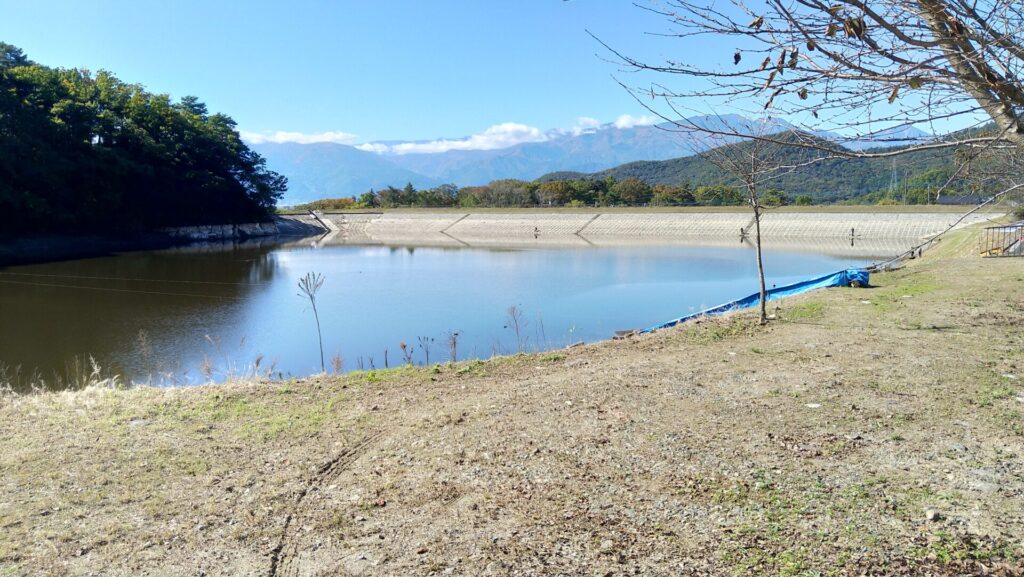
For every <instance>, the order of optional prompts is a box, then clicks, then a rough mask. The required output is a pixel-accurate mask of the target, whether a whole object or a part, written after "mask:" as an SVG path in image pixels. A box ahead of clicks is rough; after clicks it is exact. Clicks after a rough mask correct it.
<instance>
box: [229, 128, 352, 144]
mask: <svg viewBox="0 0 1024 577" xmlns="http://www.w3.org/2000/svg"><path fill="white" fill-rule="evenodd" d="M239 134H241V136H242V138H243V139H245V140H248V141H249V142H251V143H253V144H263V143H264V142H276V143H282V142H295V143H298V144H313V143H316V142H333V143H335V144H351V143H352V142H353V141H354V140H355V139H356V135H355V134H349V133H348V132H337V131H335V132H315V133H312V134H309V133H304V132H286V131H283V130H279V131H277V132H247V131H245V130H242V131H240V132H239Z"/></svg>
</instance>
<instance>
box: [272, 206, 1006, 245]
mask: <svg viewBox="0 0 1024 577" xmlns="http://www.w3.org/2000/svg"><path fill="white" fill-rule="evenodd" d="M995 216H998V215H995ZM957 217H958V216H957V215H956V214H954V213H948V212H941V213H940V212H934V213H928V212H921V213H870V212H768V213H765V215H764V216H763V218H762V220H761V231H762V233H763V234H764V236H765V237H768V238H821V239H824V238H850V236H851V231H852V233H853V236H855V237H857V238H863V239H917V238H923V237H927V236H930V235H934V234H937V233H938V232H941V231H942V230H943V229H945V228H946V227H947V226H949V225H950V224H951V223H952V222H953V221H954V220H956V218H957ZM993 217H994V215H992V214H976V215H972V216H970V217H968V218H966V219H964V221H963V222H962V223H961V224H960V226H967V225H970V224H974V223H977V222H983V221H985V220H987V219H989V218H993ZM287 218H295V219H299V220H301V221H303V222H306V223H311V221H312V219H311V218H310V217H306V216H295V217H287ZM322 218H326V219H330V220H331V221H332V222H333V223H334V224H336V225H337V227H338V229H339V231H340V236H341V237H342V238H344V239H347V240H350V241H356V240H361V239H363V240H366V241H371V242H378V243H381V242H383V243H387V242H389V241H414V240H417V239H437V240H441V239H442V238H448V239H449V240H450V239H451V238H454V239H459V240H463V241H465V242H467V243H470V244H474V243H476V242H485V243H493V242H498V241H501V240H502V239H508V240H513V239H529V238H535V239H538V240H539V239H541V238H543V237H546V236H547V237H559V236H570V235H572V236H579V237H583V238H585V239H591V240H595V241H598V240H600V241H606V240H607V239H609V238H622V239H644V238H666V239H667V238H688V237H692V238H718V237H720V238H735V237H738V236H740V231H741V230H742V231H744V232H746V233H747V234H752V233H753V220H752V218H751V216H750V214H749V213H745V212H703V213H702V212H679V213H658V212H651V213H602V214H594V213H591V214H587V213H541V212H538V213H530V212H522V213H486V212H485V213H457V212H437V213H427V212H423V213H325V214H323V215H322ZM445 242H447V241H445Z"/></svg>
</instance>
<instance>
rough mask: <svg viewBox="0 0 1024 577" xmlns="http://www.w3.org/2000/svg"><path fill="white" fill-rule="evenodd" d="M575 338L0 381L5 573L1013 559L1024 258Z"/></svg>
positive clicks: (960, 242)
mask: <svg viewBox="0 0 1024 577" xmlns="http://www.w3.org/2000/svg"><path fill="white" fill-rule="evenodd" d="M973 247H974V244H973V241H972V240H971V239H970V238H968V237H967V236H965V235H960V237H959V239H956V238H954V239H952V240H950V241H947V242H944V243H941V245H940V246H939V248H936V249H934V250H933V251H931V252H929V253H926V255H925V257H924V258H923V259H919V260H917V261H913V262H912V263H911V265H910V266H908V267H906V268H904V269H902V270H900V271H898V272H894V273H886V274H879V275H874V276H873V277H872V282H873V284H875V285H877V286H876V287H875V288H869V289H828V290H824V291H819V292H816V293H813V294H809V295H804V296H801V297H797V298H793V299H789V300H785V301H781V302H780V303H779V304H778V308H777V309H776V308H775V303H773V307H772V308H773V311H772V312H774V314H775V315H776V317H777V318H776V319H775V320H774V321H772V322H771V323H770V324H769V325H768V326H767V327H765V328H762V327H758V326H756V324H755V323H754V321H753V317H752V316H751V315H750V314H746V313H744V314H738V315H733V316H730V317H727V318H723V319H717V320H714V321H703V322H700V323H694V324H690V325H688V326H683V327H680V328H675V329H670V330H666V331H662V332H659V333H656V334H653V335H647V336H643V337H637V338H631V339H627V340H624V341H615V342H604V343H598V344H594V345H586V346H581V347H576V348H572V349H568V350H564V351H556V352H548V353H541V354H536V355H526V356H517V357H510V358H503V359H496V360H492V361H487V362H464V363H459V364H455V365H443V366H438V367H430V368H405V369H397V370H391V371H376V372H363V373H357V374H351V375H346V376H338V377H335V376H321V377H313V378H306V379H299V380H294V381H289V382H269V383H234V384H229V385H223V386H205V387H197V388H189V389H174V390H160V389H149V388H142V389H135V390H128V391H115V390H104V389H95V388H94V389H89V390H86V391H80V392H76V393H50V394H40V395H31V396H10V395H9V396H6V397H4V398H3V399H2V400H0V438H2V439H3V440H4V442H3V444H2V447H0V575H173V576H175V577H183V576H200V575H254V576H255V575H259V576H311V575H352V576H356V575H402V576H404V575H472V576H476V575H483V576H491V575H517V576H527V575H566V576H568V575H572V576H575V575H580V576H613V575H614V576H619V575H665V576H668V575H672V576H676V575H787V576H797V575H800V576H812V575H862V574H868V575H898V574H912V575H960V574H996V575H1019V574H1021V563H1022V562H1024V416H1022V412H1024V330H1022V327H1024V259H981V258H978V257H975V256H972V253H973V252H974V250H973Z"/></svg>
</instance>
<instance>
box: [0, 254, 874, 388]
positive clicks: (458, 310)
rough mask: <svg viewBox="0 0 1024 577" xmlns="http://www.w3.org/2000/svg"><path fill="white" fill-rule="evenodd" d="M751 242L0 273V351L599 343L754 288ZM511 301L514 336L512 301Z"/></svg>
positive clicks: (786, 258) (358, 363) (199, 368)
mask: <svg viewBox="0 0 1024 577" xmlns="http://www.w3.org/2000/svg"><path fill="white" fill-rule="evenodd" d="M753 257H754V255H753V251H752V250H751V249H750V248H749V247H743V246H737V247H736V248H722V247H716V248H708V247H694V246H644V247H622V248H573V249H555V248H553V249H521V250H486V249H473V248H464V249H450V248H445V249H441V248H388V247H380V246H369V247H368V246H330V247H322V248H313V247H312V246H310V245H309V244H308V243H292V244H290V245H278V246H269V247H266V246H265V247H256V248H239V247H233V248H232V247H230V246H221V247H206V248H200V249H196V248H192V249H176V250H167V251H155V252H139V253H129V254H123V255H117V256H111V257H103V258H93V259H84V260H77V261H70V262H60V263H51V264H44V265H33V266H21V267H8V268H3V269H0V318H2V319H3V323H2V325H0V362H2V363H4V364H5V365H6V366H7V367H8V370H10V369H11V368H12V367H16V366H20V367H22V371H23V372H25V371H26V370H27V369H29V368H31V369H34V370H37V371H38V372H39V373H40V374H41V375H42V376H43V378H45V379H46V380H48V381H50V382H53V381H55V380H56V379H55V375H61V374H64V373H65V372H66V371H67V366H68V364H69V363H70V362H71V360H72V359H74V358H75V357H78V358H80V359H82V358H87V357H88V356H89V355H92V356H93V357H94V358H95V359H96V360H97V361H98V362H99V363H100V364H101V365H102V366H104V367H105V368H107V369H109V370H112V371H115V372H117V373H120V374H121V375H123V376H125V377H126V378H127V380H129V381H135V382H153V383H162V384H175V383H178V384H188V383H198V382H204V381H208V380H221V379H224V378H226V377H228V376H231V375H245V374H251V372H252V371H253V369H254V365H256V361H257V359H259V363H258V366H259V372H261V373H265V372H266V371H268V370H273V373H274V376H277V375H278V374H279V373H280V374H282V375H284V376H288V375H305V374H310V373H314V372H318V371H319V370H320V356H319V349H318V346H317V338H316V331H315V324H314V318H313V312H312V309H311V308H310V306H309V302H308V301H307V300H305V299H303V298H300V297H299V296H298V295H297V293H298V289H297V286H296V285H297V282H298V280H299V279H300V278H301V277H302V276H303V275H305V274H306V273H307V272H310V271H315V272H319V273H322V274H323V275H324V277H325V279H326V280H325V282H324V285H323V288H322V289H321V292H320V294H319V296H318V299H319V302H318V306H319V312H320V320H321V323H322V326H323V340H324V349H325V355H326V357H327V364H328V370H331V367H330V365H331V358H332V357H335V356H336V355H339V356H340V357H341V358H343V363H344V370H353V369H358V368H365V369H369V368H371V366H372V367H376V368H383V366H384V362H385V350H387V357H388V363H389V365H390V366H392V367H394V366H397V365H400V364H403V362H404V359H403V355H402V352H401V350H400V343H401V342H402V341H404V342H405V343H407V346H408V347H410V348H413V352H412V354H413V358H414V361H415V362H416V363H417V364H422V363H425V362H426V361H427V352H428V351H427V350H424V347H422V346H421V342H420V339H423V342H424V343H426V344H427V347H426V349H428V350H429V357H430V361H431V362H437V361H446V360H448V359H449V356H450V351H449V347H448V342H447V341H448V339H447V337H446V335H447V333H449V332H457V333H458V334H459V338H458V350H457V354H458V357H459V359H466V358H473V357H477V358H486V357H490V356H492V355H494V354H504V353H509V352H515V351H516V350H517V349H518V348H519V347H520V346H522V347H524V348H526V349H528V350H536V349H547V348H555V347H561V346H565V345H567V344H570V343H573V342H577V341H593V340H600V339H606V338H609V337H611V336H612V335H613V333H614V332H615V331H616V330H623V329H633V328H643V327H647V326H651V325H654V324H657V323H659V322H662V321H665V320H668V319H671V318H675V317H678V316H680V315H682V314H685V313H689V312H694V311H697V310H700V309H701V308H704V307H707V306H712V305H716V304H719V303H722V302H725V301H728V300H732V299H734V298H738V297H741V296H744V295H747V294H750V293H752V292H755V291H756V267H755V263H754V258H753ZM865 262H866V261H865V260H864V259H863V257H837V256H827V255H823V254H814V253H811V252H789V251H773V250H769V251H767V252H766V254H765V265H766V270H767V271H768V276H769V281H768V282H769V284H780V285H781V284H785V283H789V282H795V281H797V280H802V279H806V278H809V277H812V276H815V275H819V274H824V273H828V272H833V271H836V270H839V269H841V268H843V267H847V266H852V265H860V264H864V263H865ZM512 306H515V307H516V309H517V310H518V311H520V317H521V318H520V334H519V337H518V338H517V336H516V335H515V333H514V330H513V329H512V328H511V326H510V324H511V323H510V319H509V312H508V311H509V308H510V307H512Z"/></svg>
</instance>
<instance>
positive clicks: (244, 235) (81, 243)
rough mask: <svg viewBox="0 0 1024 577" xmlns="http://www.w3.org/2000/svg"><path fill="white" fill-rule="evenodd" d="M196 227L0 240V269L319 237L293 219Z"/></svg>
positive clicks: (311, 228) (315, 230)
mask: <svg viewBox="0 0 1024 577" xmlns="http://www.w3.org/2000/svg"><path fill="white" fill-rule="evenodd" d="M279 220H280V219H278V218H276V217H275V218H274V220H272V221H268V222H266V223H247V224H227V225H199V226H186V227H174V228H168V229H161V230H158V231H152V232H142V233H132V234H115V233H110V234H69V235H59V234H50V235H40V236H31V237H22V238H14V239H3V240H0V267H4V266H19V265H27V264H41V263H47V262H58V261H64V260H77V259H82V258H94V257H101V256H110V255H113V254H116V253H120V252H138V251H149V250H162V249H169V248H175V247H185V246H189V245H200V244H202V243H209V242H245V241H247V240H251V239H261V238H273V237H278V238H283V239H290V238H299V237H308V236H313V235H316V234H321V233H320V231H319V229H316V228H313V227H309V226H305V225H303V224H302V223H297V222H295V221H293V220H287V221H285V222H282V223H280V225H279Z"/></svg>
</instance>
